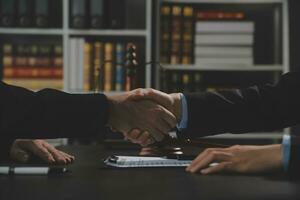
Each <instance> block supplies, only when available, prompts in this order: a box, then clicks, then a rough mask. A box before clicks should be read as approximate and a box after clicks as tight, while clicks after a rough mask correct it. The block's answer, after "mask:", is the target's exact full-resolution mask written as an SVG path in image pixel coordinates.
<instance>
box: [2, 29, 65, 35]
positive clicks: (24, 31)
mask: <svg viewBox="0 0 300 200" xmlns="http://www.w3.org/2000/svg"><path fill="white" fill-rule="evenodd" d="M0 34H20V35H62V34H63V30H62V29H44V28H0Z"/></svg>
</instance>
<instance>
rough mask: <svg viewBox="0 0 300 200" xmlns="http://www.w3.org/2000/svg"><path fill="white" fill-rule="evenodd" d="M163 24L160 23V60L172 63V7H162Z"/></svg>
mask: <svg viewBox="0 0 300 200" xmlns="http://www.w3.org/2000/svg"><path fill="white" fill-rule="evenodd" d="M160 12H161V24H160V32H161V34H160V35H161V36H160V37H161V38H160V44H161V46H160V62H162V63H170V54H171V51H170V49H171V7H170V6H167V5H165V6H162V7H161V11H160Z"/></svg>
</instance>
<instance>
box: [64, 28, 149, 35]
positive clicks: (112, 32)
mask: <svg viewBox="0 0 300 200" xmlns="http://www.w3.org/2000/svg"><path fill="white" fill-rule="evenodd" d="M68 33H69V34H70V35H104V36H146V35H147V31H146V30H128V29H119V30H76V29H69V30H68Z"/></svg>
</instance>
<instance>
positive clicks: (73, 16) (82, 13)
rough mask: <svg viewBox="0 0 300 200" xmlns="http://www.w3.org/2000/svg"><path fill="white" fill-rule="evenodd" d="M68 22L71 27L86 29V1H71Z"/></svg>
mask: <svg viewBox="0 0 300 200" xmlns="http://www.w3.org/2000/svg"><path fill="white" fill-rule="evenodd" d="M70 4H71V9H70V20H71V27H72V28H77V29H83V28H86V27H87V1H85V0H71V1H70Z"/></svg>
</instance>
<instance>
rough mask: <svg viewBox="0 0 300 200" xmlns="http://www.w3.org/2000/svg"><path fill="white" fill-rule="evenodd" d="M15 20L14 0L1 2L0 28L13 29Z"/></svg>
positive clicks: (2, 0)
mask: <svg viewBox="0 0 300 200" xmlns="http://www.w3.org/2000/svg"><path fill="white" fill-rule="evenodd" d="M15 20H16V0H1V26H5V27H13V26H15Z"/></svg>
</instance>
